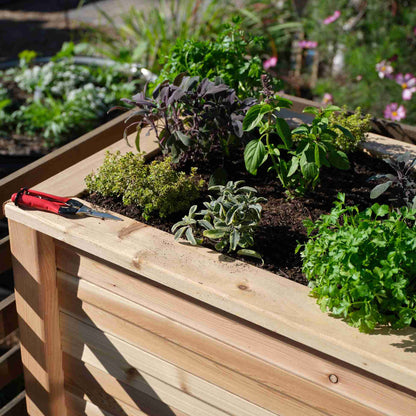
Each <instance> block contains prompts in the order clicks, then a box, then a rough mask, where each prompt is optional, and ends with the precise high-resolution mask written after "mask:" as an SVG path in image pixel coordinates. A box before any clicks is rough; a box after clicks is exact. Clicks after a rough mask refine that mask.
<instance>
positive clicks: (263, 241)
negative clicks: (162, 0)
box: [83, 152, 392, 285]
mask: <svg viewBox="0 0 416 416" xmlns="http://www.w3.org/2000/svg"><path fill="white" fill-rule="evenodd" d="M350 161H351V168H350V169H349V170H348V171H340V170H338V169H332V168H331V169H328V168H324V169H323V171H322V174H321V183H320V184H319V185H318V186H317V188H316V189H315V191H313V192H310V193H309V194H308V195H305V196H304V197H302V198H295V199H292V200H288V199H287V198H286V196H285V194H284V189H283V188H282V187H281V185H280V183H279V182H278V181H276V179H275V178H274V177H273V175H272V174H267V173H266V172H265V171H262V172H259V174H258V176H255V177H254V176H252V175H249V174H248V173H247V172H246V171H245V169H244V166H239V167H234V170H233V171H232V173H230V172H231V171H230V170H228V172H229V173H230V176H231V177H230V179H232V180H238V179H244V180H245V182H246V184H247V185H251V186H254V187H256V188H257V190H258V192H259V195H261V196H264V197H265V198H267V203H265V204H263V212H262V220H261V223H260V226H259V228H258V229H257V232H256V235H255V241H256V245H255V247H253V248H254V249H255V250H256V251H258V252H259V253H261V255H262V257H263V259H264V265H263V266H259V262H256V261H251V260H250V259H246V258H244V259H242V260H244V261H248V262H250V263H252V264H254V265H256V266H259V267H263V268H265V269H267V270H269V271H271V272H274V273H277V274H279V275H281V276H285V277H287V278H289V279H291V280H294V281H296V282H298V283H302V284H304V285H306V284H307V280H306V278H305V277H304V275H303V274H302V270H301V268H302V262H301V258H300V255H299V254H295V248H296V246H297V245H298V243H305V242H306V239H307V233H306V228H305V227H304V225H303V220H305V219H311V220H313V221H315V220H317V219H318V218H319V216H320V215H321V214H325V213H329V212H330V210H331V208H332V207H333V203H334V201H335V199H336V196H337V194H338V193H339V192H342V193H345V195H346V203H347V204H348V205H357V206H358V207H359V208H360V209H364V208H366V207H369V206H371V205H372V204H373V203H374V202H375V201H374V200H371V199H370V196H369V195H370V190H371V189H372V188H373V187H374V186H375V183H374V182H368V178H369V177H371V176H372V175H375V174H377V173H382V172H388V171H389V167H388V165H387V164H386V163H384V162H383V161H381V160H378V159H375V158H373V157H371V156H369V155H367V154H365V153H363V152H356V153H354V154H352V155H350ZM211 166H213V165H211ZM211 169H212V168H211ZM206 194H207V193H206V192H205V194H204V195H202V197H201V201H203V200H206V199H208V198H207V196H206ZM383 197H384V199H383V198H380V199H379V200H377V202H379V203H388V202H389V198H391V197H392V195H391V194H386V195H383ZM83 198H84V199H86V200H87V201H90V202H92V203H93V204H95V205H97V206H101V207H104V208H105V209H109V210H111V211H115V212H118V213H120V214H122V215H125V216H127V217H131V218H134V219H136V220H138V221H141V222H146V223H147V224H150V225H152V226H154V227H157V228H159V229H161V230H163V231H167V232H170V228H171V226H172V225H173V224H174V223H175V222H177V221H179V220H180V219H181V218H182V216H183V214H184V213H179V214H178V215H176V216H175V217H173V218H168V219H167V220H166V221H163V222H162V221H161V220H160V219H153V220H151V221H145V220H143V218H142V217H141V212H140V210H139V209H138V208H137V207H136V206H123V204H122V202H121V200H120V199H114V198H111V197H110V198H109V197H106V198H104V197H102V196H100V195H98V194H91V195H85V196H83ZM198 206H199V207H200V206H201V203H199V204H198Z"/></svg>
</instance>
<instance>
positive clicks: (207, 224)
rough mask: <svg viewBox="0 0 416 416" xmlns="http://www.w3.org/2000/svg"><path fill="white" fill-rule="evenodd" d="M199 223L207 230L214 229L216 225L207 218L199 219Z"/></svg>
mask: <svg viewBox="0 0 416 416" xmlns="http://www.w3.org/2000/svg"><path fill="white" fill-rule="evenodd" d="M198 224H199V225H201V226H202V227H204V228H205V229H206V230H212V229H213V228H214V227H213V226H212V224H211V223H210V222H209V221H207V220H198Z"/></svg>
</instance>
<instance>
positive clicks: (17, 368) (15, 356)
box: [0, 294, 27, 416]
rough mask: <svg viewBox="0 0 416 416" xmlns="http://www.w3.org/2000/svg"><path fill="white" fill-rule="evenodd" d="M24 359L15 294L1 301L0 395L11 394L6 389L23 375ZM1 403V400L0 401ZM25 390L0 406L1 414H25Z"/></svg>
mask: <svg viewBox="0 0 416 416" xmlns="http://www.w3.org/2000/svg"><path fill="white" fill-rule="evenodd" d="M22 373H23V368H22V359H21V355H20V345H19V338H18V323H17V312H16V302H15V296H14V294H12V295H10V296H8V297H7V298H5V299H3V300H2V301H0V397H2V396H6V395H7V396H10V393H9V392H8V391H7V393H6V390H10V386H11V384H13V383H16V380H17V379H18V378H19V377H21V376H22ZM0 403H1V402H0ZM25 414H27V413H26V406H25V403H24V392H21V393H19V394H16V397H14V398H13V396H12V400H10V402H8V403H6V404H4V405H3V406H2V407H0V416H13V415H16V416H17V415H19V416H24V415H25Z"/></svg>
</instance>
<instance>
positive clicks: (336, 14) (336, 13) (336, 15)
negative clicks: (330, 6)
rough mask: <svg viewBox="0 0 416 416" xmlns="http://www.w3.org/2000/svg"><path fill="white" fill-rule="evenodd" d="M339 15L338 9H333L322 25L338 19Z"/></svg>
mask: <svg viewBox="0 0 416 416" xmlns="http://www.w3.org/2000/svg"><path fill="white" fill-rule="evenodd" d="M340 16H341V12H340V11H339V10H335V12H334V14H333V15H331V16H328V17H327V18H326V19H325V20H324V21H323V24H324V25H329V24H330V23H334V22H335V20H338V18H339V17H340Z"/></svg>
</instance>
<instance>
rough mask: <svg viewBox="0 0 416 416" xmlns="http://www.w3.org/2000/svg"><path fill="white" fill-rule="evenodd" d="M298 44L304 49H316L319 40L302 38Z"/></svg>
mask: <svg viewBox="0 0 416 416" xmlns="http://www.w3.org/2000/svg"><path fill="white" fill-rule="evenodd" d="M298 46H299V47H300V48H302V49H314V48H316V47H317V46H318V42H315V41H314V40H300V41H299V42H298Z"/></svg>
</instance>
